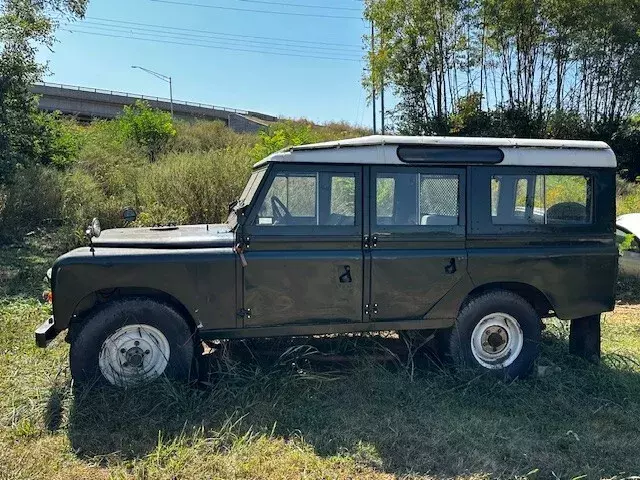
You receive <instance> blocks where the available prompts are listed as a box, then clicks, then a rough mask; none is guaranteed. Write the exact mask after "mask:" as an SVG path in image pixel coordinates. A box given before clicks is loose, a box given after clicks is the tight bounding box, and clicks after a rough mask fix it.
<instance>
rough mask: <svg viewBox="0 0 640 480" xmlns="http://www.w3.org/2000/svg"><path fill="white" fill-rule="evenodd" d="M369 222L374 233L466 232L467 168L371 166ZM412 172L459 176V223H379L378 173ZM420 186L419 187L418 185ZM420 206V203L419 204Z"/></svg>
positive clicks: (462, 233)
mask: <svg viewBox="0 0 640 480" xmlns="http://www.w3.org/2000/svg"><path fill="white" fill-rule="evenodd" d="M370 168H371V170H370V180H369V182H370V186H369V188H370V190H369V191H370V192H371V195H370V196H369V197H370V198H369V200H370V201H369V222H370V229H371V232H372V233H436V232H443V233H453V234H461V235H464V233H465V225H466V201H465V194H466V168H465V167H441V166H425V165H422V166H416V165H411V166H371V167H370ZM396 173H411V174H414V175H416V174H417V175H418V176H419V175H455V176H457V177H458V224H457V225H420V224H416V225H378V223H377V218H378V212H377V208H378V205H377V179H378V174H389V175H393V174H396ZM418 188H419V187H418ZM418 208H419V205H418Z"/></svg>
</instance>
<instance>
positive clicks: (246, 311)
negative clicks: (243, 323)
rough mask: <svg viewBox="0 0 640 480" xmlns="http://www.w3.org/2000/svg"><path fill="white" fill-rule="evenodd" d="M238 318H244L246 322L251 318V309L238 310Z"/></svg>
mask: <svg viewBox="0 0 640 480" xmlns="http://www.w3.org/2000/svg"><path fill="white" fill-rule="evenodd" d="M238 316H239V317H242V318H246V319H247V320H248V319H250V318H251V309H250V308H241V309H240V310H238Z"/></svg>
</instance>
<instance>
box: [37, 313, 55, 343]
mask: <svg viewBox="0 0 640 480" xmlns="http://www.w3.org/2000/svg"><path fill="white" fill-rule="evenodd" d="M54 325H55V322H54V321H53V316H51V317H49V319H48V320H47V321H45V322H44V323H42V324H41V325H40V326H39V327H38V328H36V345H37V346H38V347H40V348H46V346H47V345H49V342H50V341H51V340H53V339H54V338H56V336H57V335H58V333H60V332H58V331H57V330H56V329H55V326H54Z"/></svg>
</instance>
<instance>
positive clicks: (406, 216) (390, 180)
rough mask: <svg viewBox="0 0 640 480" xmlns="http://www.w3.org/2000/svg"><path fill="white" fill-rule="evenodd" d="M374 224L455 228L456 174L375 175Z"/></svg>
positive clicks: (457, 216) (456, 211)
mask: <svg viewBox="0 0 640 480" xmlns="http://www.w3.org/2000/svg"><path fill="white" fill-rule="evenodd" d="M376 224H377V225H394V226H409V225H431V226H433V225H436V226H443V225H458V224H459V177H458V175H449V174H425V173H400V172H397V173H386V172H385V173H378V174H377V175H376Z"/></svg>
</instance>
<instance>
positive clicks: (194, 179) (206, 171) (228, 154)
mask: <svg viewBox="0 0 640 480" xmlns="http://www.w3.org/2000/svg"><path fill="white" fill-rule="evenodd" d="M251 165H252V162H251V160H250V158H249V152H248V149H247V148H238V147H236V148H227V149H221V150H209V151H206V152H198V153H186V152H185V153H170V154H169V155H167V156H166V157H165V158H164V159H162V160H161V161H159V162H157V163H156V164H154V165H151V166H149V167H147V168H146V169H144V170H143V171H142V172H140V174H141V175H140V178H139V179H138V181H139V186H140V203H141V214H140V221H139V223H140V224H142V225H149V224H153V223H166V222H176V223H215V222H220V221H222V220H223V219H224V218H226V214H227V204H228V203H229V202H230V201H231V200H232V199H234V198H237V197H238V196H239V195H240V193H241V192H242V189H243V187H244V184H245V182H246V179H247V178H248V176H249V174H250V172H251Z"/></svg>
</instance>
